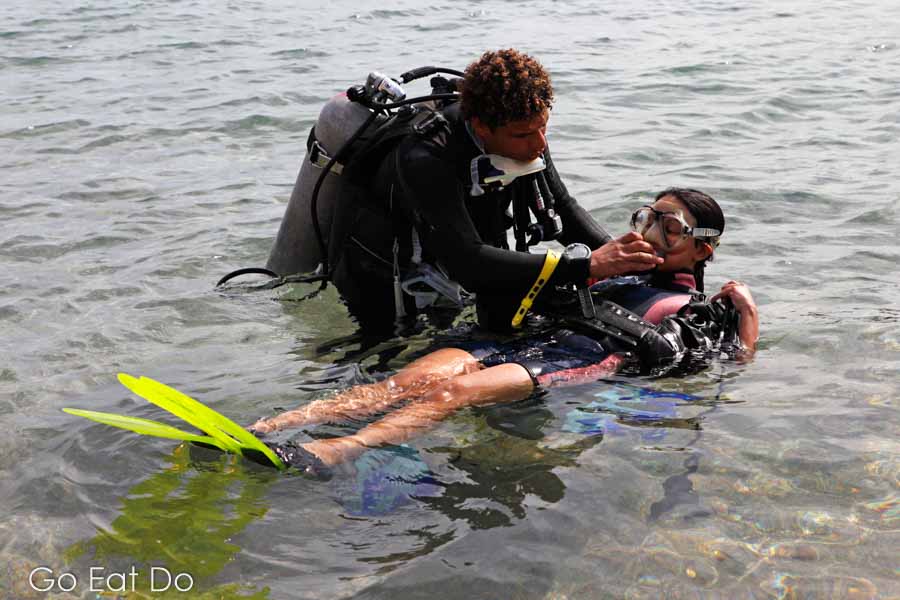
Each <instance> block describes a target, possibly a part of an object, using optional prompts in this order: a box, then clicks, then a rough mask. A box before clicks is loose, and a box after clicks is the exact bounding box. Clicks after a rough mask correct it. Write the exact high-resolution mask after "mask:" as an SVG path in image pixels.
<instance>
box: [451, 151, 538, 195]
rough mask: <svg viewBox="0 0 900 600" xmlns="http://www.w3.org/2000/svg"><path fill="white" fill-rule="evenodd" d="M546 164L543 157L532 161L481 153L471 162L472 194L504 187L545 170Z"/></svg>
mask: <svg viewBox="0 0 900 600" xmlns="http://www.w3.org/2000/svg"><path fill="white" fill-rule="evenodd" d="M546 166H547V165H546V164H545V163H544V159H543V158H541V157H538V158H536V159H534V160H532V161H521V160H514V159H512V158H507V157H505V156H500V155H499V154H481V155H479V156H476V157H475V158H473V159H472V162H471V164H470V168H469V170H470V172H471V174H472V190H471V194H472V195H473V196H481V195H482V194H484V193H485V191H490V190H494V189H500V188H504V187H506V186H508V185H509V184H511V183H512V182H513V181H515V180H516V178H518V177H522V176H524V175H530V174H532V173H537V172H539V171H543V170H544V169H545V168H546Z"/></svg>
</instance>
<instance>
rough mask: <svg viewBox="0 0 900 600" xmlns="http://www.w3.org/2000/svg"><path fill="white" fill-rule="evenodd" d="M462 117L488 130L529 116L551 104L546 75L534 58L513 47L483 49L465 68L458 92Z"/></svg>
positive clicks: (540, 111)
mask: <svg viewBox="0 0 900 600" xmlns="http://www.w3.org/2000/svg"><path fill="white" fill-rule="evenodd" d="M460 96H461V98H460V105H461V107H460V108H461V110H462V114H463V116H464V117H465V118H466V119H471V118H472V117H478V119H479V120H481V121H482V122H483V123H485V124H486V125H487V126H488V127H490V128H491V129H496V128H497V127H501V126H503V125H506V124H507V123H509V122H510V121H522V120H526V119H531V118H532V117H535V116H537V115H539V114H541V113H542V112H544V111H545V110H550V109H551V108H552V106H553V86H552V85H551V84H550V75H548V74H547V71H545V70H544V67H543V66H541V63H539V62H538V61H537V60H535V59H534V58H532V57H530V56H528V55H527V54H524V53H522V52H519V51H518V50H515V49H513V48H507V49H505V50H497V51H496V52H485V53H484V54H482V55H481V58H480V59H478V60H476V61H475V62H473V63H472V64H470V65H469V66H468V67H466V76H465V78H464V79H463V82H462V90H461V91H460Z"/></svg>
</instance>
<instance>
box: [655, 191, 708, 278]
mask: <svg viewBox="0 0 900 600" xmlns="http://www.w3.org/2000/svg"><path fill="white" fill-rule="evenodd" d="M651 206H652V207H653V208H654V209H656V210H657V211H659V212H665V213H675V214H679V215H681V217H682V218H683V219H684V221H685V222H686V223H687V224H688V225H689V226H691V227H696V226H697V219H695V218H694V215H692V214H691V212H690V211H689V210H688V208H687V206H685V205H684V203H683V202H682V201H681V200H679V199H678V198H676V197H675V196H663V197H662V198H660V199H659V200H657V201H656V202H654V203H653V204H652V205H651ZM661 228H662V223H661V222H660V219H656V221H655V222H654V223H653V226H652V227H650V228H649V229H648V230H647V231H646V232H644V234H643V236H644V240H645V241H646V242H647V243H648V244H650V245H651V246H653V249H654V250H656V253H657V254H658V255H659V256H662V257H663V258H664V259H665V262H664V263H663V264H661V265H659V266H658V267H657V269H658V270H660V271H663V272H673V271H682V270H685V269H687V270H692V269H693V268H694V265H695V264H696V263H697V262H699V261H701V260H703V259H704V258H706V257H707V256H709V255H710V254H712V246H710V245H709V244H707V243H705V242H701V243H695V240H694V237H693V236H688V237H687V238H686V239H684V240H681V241H679V242H676V243H675V245H674V246H672V245H671V241H670V244H669V246H667V244H666V243H665V241H664V240H663V238H662V237H661V236H662V235H665V233H666V232H664V231H663V230H662V229H661ZM670 240H671V238H670Z"/></svg>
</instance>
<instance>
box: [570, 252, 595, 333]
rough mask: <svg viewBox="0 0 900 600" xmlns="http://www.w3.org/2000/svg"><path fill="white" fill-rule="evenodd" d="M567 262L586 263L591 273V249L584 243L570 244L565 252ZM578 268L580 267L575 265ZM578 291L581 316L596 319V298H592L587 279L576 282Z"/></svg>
mask: <svg viewBox="0 0 900 600" xmlns="http://www.w3.org/2000/svg"><path fill="white" fill-rule="evenodd" d="M563 257H565V259H566V262H568V263H572V264H576V265H577V264H585V263H586V266H585V267H584V270H585V271H587V272H588V273H590V270H591V249H590V248H589V247H587V246H586V245H584V244H577V243H576V244H569V245H568V246H566V250H565V252H563ZM575 268H578V267H575ZM575 289H576V290H577V291H578V303H579V304H580V305H581V316H583V317H584V318H585V319H595V318H596V316H597V314H596V313H595V312H594V300H593V298H591V290H589V289H588V287H587V281H580V282H578V283H576V284H575Z"/></svg>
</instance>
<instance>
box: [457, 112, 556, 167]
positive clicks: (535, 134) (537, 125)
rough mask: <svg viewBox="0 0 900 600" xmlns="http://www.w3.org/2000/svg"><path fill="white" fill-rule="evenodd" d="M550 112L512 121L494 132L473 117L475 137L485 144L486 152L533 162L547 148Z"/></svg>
mask: <svg viewBox="0 0 900 600" xmlns="http://www.w3.org/2000/svg"><path fill="white" fill-rule="evenodd" d="M549 119H550V111H547V110H545V111H544V112H542V113H541V114H539V115H536V116H534V117H532V118H530V119H523V120H521V121H510V122H509V123H507V124H506V125H501V126H500V127H497V128H496V129H494V130H491V128H490V127H488V126H487V125H485V124H484V123H483V122H482V121H481V120H480V119H479V118H478V117H472V128H473V129H474V130H475V135H477V136H478V137H479V138H481V141H482V142H484V151H485V152H487V153H488V154H499V155H500V156H505V157H506V158H512V159H513V160H521V161H525V162H529V161H532V160H534V159H536V158H537V157H538V156H540V155H541V154H542V153H543V152H544V149H545V148H546V147H547V136H546V134H547V121H548V120H549Z"/></svg>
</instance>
